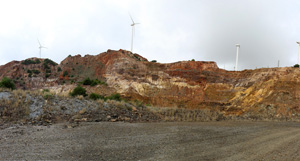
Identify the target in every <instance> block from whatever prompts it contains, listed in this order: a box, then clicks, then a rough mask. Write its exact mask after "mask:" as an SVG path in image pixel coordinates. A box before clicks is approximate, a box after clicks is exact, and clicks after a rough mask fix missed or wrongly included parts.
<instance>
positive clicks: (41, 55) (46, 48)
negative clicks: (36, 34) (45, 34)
mask: <svg viewBox="0 0 300 161" xmlns="http://www.w3.org/2000/svg"><path fill="white" fill-rule="evenodd" d="M38 42H39V45H40V47H39V49H40V58H42V48H45V49H47V47H45V46H42V44H41V42H40V40H39V39H38Z"/></svg>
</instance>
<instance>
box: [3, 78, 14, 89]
mask: <svg viewBox="0 0 300 161" xmlns="http://www.w3.org/2000/svg"><path fill="white" fill-rule="evenodd" d="M0 87H2V88H10V89H16V86H15V83H14V82H13V81H12V80H11V79H9V78H7V77H3V78H2V81H1V82H0Z"/></svg>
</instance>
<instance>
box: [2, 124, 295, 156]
mask: <svg viewBox="0 0 300 161" xmlns="http://www.w3.org/2000/svg"><path fill="white" fill-rule="evenodd" d="M2 128H3V126H2ZM0 150H1V151H0V160H2V159H5V160H15V159H17V160H18V159H26V160H40V159H42V160H45V159H46V160H189V161H190V160H231V161H232V160H300V123H293V122H203V123H188V122H183V123H174V122H173V123H172V122H170V123H120V122H117V123H110V122H104V123H82V124H80V126H78V127H75V128H66V125H65V124H56V125H52V126H50V127H45V126H11V127H9V128H4V129H1V130H0Z"/></svg>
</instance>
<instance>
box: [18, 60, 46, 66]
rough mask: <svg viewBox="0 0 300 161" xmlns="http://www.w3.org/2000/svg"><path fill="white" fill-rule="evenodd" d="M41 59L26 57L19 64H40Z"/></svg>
mask: <svg viewBox="0 0 300 161" xmlns="http://www.w3.org/2000/svg"><path fill="white" fill-rule="evenodd" d="M40 63H41V61H40V60H39V59H35V60H31V59H26V60H24V61H22V62H21V64H24V65H29V64H40Z"/></svg>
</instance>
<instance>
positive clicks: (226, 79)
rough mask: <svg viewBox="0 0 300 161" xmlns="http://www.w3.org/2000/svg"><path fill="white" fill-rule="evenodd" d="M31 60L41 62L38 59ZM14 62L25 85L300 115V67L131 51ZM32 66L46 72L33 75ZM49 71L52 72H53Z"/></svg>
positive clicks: (14, 72)
mask: <svg viewBox="0 0 300 161" xmlns="http://www.w3.org/2000/svg"><path fill="white" fill-rule="evenodd" d="M31 60H36V58H32V59H31ZM39 60H40V61H41V63H40V64H27V65H26V64H24V63H23V64H22V62H17V61H13V62H10V63H8V64H6V65H4V66H0V78H2V77H3V76H8V77H10V78H12V79H14V80H15V82H16V83H17V86H18V87H22V88H27V89H28V88H29V89H31V88H52V89H53V90H56V91H57V92H64V91H65V92H68V91H69V90H71V89H72V88H74V86H76V83H78V82H80V81H82V80H83V79H85V78H88V77H89V78H91V79H98V80H101V81H104V82H106V84H107V85H97V86H95V87H90V86H86V88H87V89H88V91H89V92H96V93H99V94H102V95H109V94H111V93H115V92H118V93H121V95H122V96H123V97H124V98H127V99H131V100H140V101H142V102H144V103H145V104H151V105H153V106H159V107H180V108H181V107H182V108H191V109H204V108H208V109H211V110H217V111H223V112H224V113H225V114H232V115H241V116H247V117H272V118H273V117H281V118H285V117H289V118H291V117H293V118H299V115H300V107H299V104H298V102H299V85H300V84H299V76H300V71H299V69H298V68H267V69H257V70H244V71H239V72H232V71H225V70H222V69H219V68H218V66H217V65H216V63H215V62H201V61H181V62H176V63H170V64H161V63H155V62H148V61H147V59H145V58H143V57H141V56H140V55H138V54H132V53H131V52H129V51H124V50H119V51H113V50H108V51H107V52H104V53H101V54H99V55H96V56H91V55H86V56H84V57H81V56H80V55H76V56H69V57H67V58H66V59H65V60H63V61H62V62H61V64H60V65H56V64H52V63H51V64H50V65H49V68H50V71H51V72H49V68H47V67H45V65H43V64H44V62H45V60H43V59H39ZM28 70H31V71H34V70H39V71H40V73H38V72H36V71H34V72H36V73H37V74H34V75H33V74H32V76H31V77H29V73H28ZM47 74H48V75H47Z"/></svg>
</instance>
